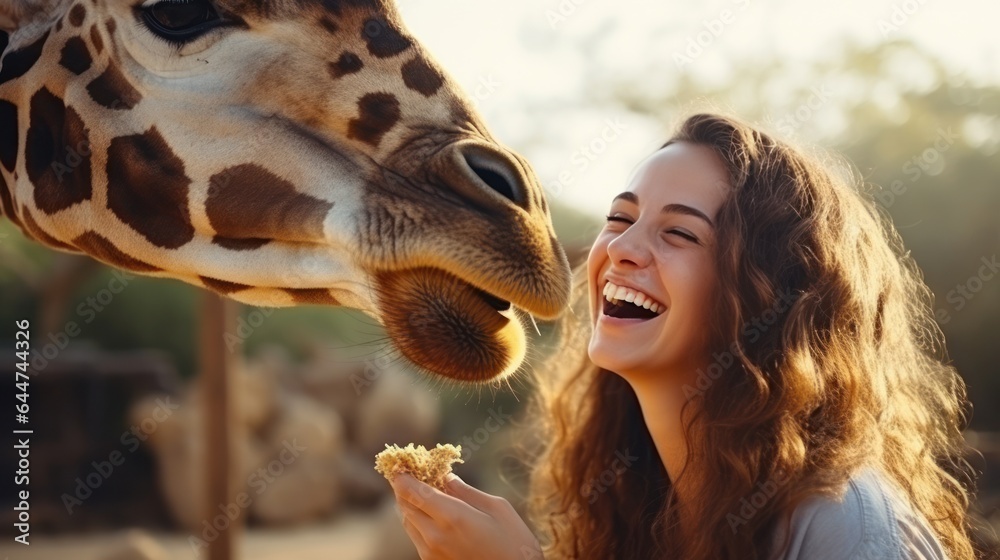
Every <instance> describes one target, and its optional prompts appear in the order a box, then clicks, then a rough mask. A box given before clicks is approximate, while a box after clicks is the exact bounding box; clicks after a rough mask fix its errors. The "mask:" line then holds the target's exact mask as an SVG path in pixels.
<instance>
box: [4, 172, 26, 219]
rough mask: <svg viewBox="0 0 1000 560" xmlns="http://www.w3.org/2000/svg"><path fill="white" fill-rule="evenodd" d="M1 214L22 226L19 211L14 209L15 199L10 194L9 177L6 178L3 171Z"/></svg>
mask: <svg viewBox="0 0 1000 560" xmlns="http://www.w3.org/2000/svg"><path fill="white" fill-rule="evenodd" d="M0 214H2V215H4V216H7V219H9V220H10V221H11V222H14V225H16V226H18V227H20V226H21V221H20V220H19V219H18V218H17V212H16V210H15V209H14V200H13V198H12V197H11V195H10V187H8V186H7V179H5V178H4V176H3V173H0Z"/></svg>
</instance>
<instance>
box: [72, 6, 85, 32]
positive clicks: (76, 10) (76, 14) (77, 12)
mask: <svg viewBox="0 0 1000 560" xmlns="http://www.w3.org/2000/svg"><path fill="white" fill-rule="evenodd" d="M86 17H87V8H85V7H84V6H83V4H77V5H75V6H73V8H72V9H70V11H69V22H70V24H71V25H72V26H73V27H80V26H81V25H83V20H84V19H85V18H86Z"/></svg>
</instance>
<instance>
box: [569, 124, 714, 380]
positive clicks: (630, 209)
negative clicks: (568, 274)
mask: <svg viewBox="0 0 1000 560" xmlns="http://www.w3.org/2000/svg"><path fill="white" fill-rule="evenodd" d="M726 175H727V174H726V170H725V167H724V166H723V163H722V161H721V160H720V159H719V158H718V156H716V155H715V153H714V152H713V151H712V150H711V149H710V148H707V147H705V146H700V145H695V144H691V143H686V142H680V143H676V144H672V145H670V146H667V147H666V148H663V149H661V150H660V151H658V152H656V153H655V154H653V155H652V156H650V157H649V158H648V159H646V160H645V161H644V162H642V163H641V164H640V166H639V168H638V169H637V171H636V173H635V176H634V178H633V179H632V181H631V183H630V184H629V186H628V189H627V190H626V191H625V192H623V193H622V194H620V195H618V196H616V197H615V199H614V201H613V202H612V203H611V210H610V212H608V216H609V218H608V222H607V224H606V225H605V227H604V229H603V230H602V231H601V233H600V235H599V236H598V238H597V241H596V242H595V243H594V246H593V248H592V249H591V251H590V257H589V258H588V267H587V268H588V271H587V272H588V278H589V286H590V304H591V305H590V310H591V316H592V319H593V324H594V332H593V336H592V337H591V339H590V347H589V354H590V359H591V360H592V361H593V362H594V363H595V364H596V365H598V366H599V367H602V368H605V369H608V370H610V371H613V372H615V373H617V374H619V375H621V376H623V377H624V378H626V379H627V380H629V381H630V382H632V381H633V380H639V379H642V378H644V377H646V376H662V375H669V374H670V373H671V372H679V373H680V374H681V375H685V374H693V373H694V371H695V369H696V368H699V367H704V366H705V365H707V361H708V360H707V354H708V351H707V334H708V325H709V314H710V309H711V302H712V298H713V296H714V294H715V289H716V272H715V263H714V255H715V231H714V226H713V223H714V220H715V216H716V213H717V212H718V210H719V207H720V206H721V205H722V203H723V201H724V200H725V197H726V195H727V193H728V192H729V190H730V187H729V184H728V179H727V176H726ZM608 290H610V296H611V298H612V300H614V301H608V299H607V297H606V295H605V292H606V291H608ZM637 302H638V303H639V304H640V305H636V303H637Z"/></svg>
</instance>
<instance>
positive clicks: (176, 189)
mask: <svg viewBox="0 0 1000 560" xmlns="http://www.w3.org/2000/svg"><path fill="white" fill-rule="evenodd" d="M107 172H108V209H110V210H111V211H112V212H114V214H115V216H118V219H120V220H121V221H122V222H124V223H125V224H126V225H128V226H129V227H131V228H132V229H134V230H135V231H137V232H138V233H139V234H140V235H142V236H143V237H145V238H146V239H147V240H149V242H150V243H152V244H153V245H156V246H157V247H162V248H164V249H176V248H178V247H181V246H183V245H185V244H187V243H188V242H190V241H191V240H192V239H194V226H192V225H191V214H190V212H189V210H188V190H189V186H190V184H191V179H189V178H188V177H187V175H185V173H184V162H182V161H181V159H180V158H179V157H177V155H176V154H174V151H173V150H172V149H171V148H170V145H169V144H167V141H166V140H165V139H164V138H163V136H162V135H161V134H160V132H159V131H158V130H156V127H155V126H154V127H152V128H150V129H149V130H148V131H146V132H144V133H143V134H136V135H133V136H122V137H119V138H115V139H113V140H112V141H111V146H110V147H108V165H107Z"/></svg>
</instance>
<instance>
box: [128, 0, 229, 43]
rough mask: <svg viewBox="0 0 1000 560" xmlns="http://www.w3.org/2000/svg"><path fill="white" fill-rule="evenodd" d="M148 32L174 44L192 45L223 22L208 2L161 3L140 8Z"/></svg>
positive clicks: (165, 0) (166, 0) (171, 0)
mask: <svg viewBox="0 0 1000 560" xmlns="http://www.w3.org/2000/svg"><path fill="white" fill-rule="evenodd" d="M140 13H141V16H142V19H143V21H144V22H145V23H146V26H147V27H148V28H149V30H150V31H152V32H153V33H155V34H156V35H159V36H160V37H162V38H164V39H166V40H168V41H172V42H177V43H186V42H188V41H192V40H194V39H196V38H198V37H199V36H201V35H203V34H204V33H205V32H207V31H209V30H211V29H214V28H216V27H219V26H220V25H222V24H223V23H224V22H223V20H222V18H220V17H219V13H218V12H216V11H215V8H214V7H213V6H212V3H211V2H210V1H209V0H162V1H160V2H157V3H156V4H152V5H150V6H146V7H143V8H140Z"/></svg>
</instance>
